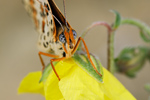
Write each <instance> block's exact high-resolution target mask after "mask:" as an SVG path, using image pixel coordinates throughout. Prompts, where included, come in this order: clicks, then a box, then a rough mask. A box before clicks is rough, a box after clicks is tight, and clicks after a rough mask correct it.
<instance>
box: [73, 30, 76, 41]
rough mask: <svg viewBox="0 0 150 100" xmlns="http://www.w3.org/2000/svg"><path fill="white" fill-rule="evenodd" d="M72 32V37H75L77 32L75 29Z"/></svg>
mask: <svg viewBox="0 0 150 100" xmlns="http://www.w3.org/2000/svg"><path fill="white" fill-rule="evenodd" d="M72 33H73V37H74V39H76V38H77V33H76V31H75V30H72Z"/></svg>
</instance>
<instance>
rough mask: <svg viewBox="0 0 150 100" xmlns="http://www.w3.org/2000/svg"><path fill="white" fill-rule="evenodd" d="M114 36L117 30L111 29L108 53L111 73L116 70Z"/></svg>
mask: <svg viewBox="0 0 150 100" xmlns="http://www.w3.org/2000/svg"><path fill="white" fill-rule="evenodd" d="M114 36H115V31H114V30H113V31H110V32H109V33H108V50H107V52H108V54H107V59H108V60H107V61H108V70H109V71H110V72H111V73H114V71H115V66H114Z"/></svg>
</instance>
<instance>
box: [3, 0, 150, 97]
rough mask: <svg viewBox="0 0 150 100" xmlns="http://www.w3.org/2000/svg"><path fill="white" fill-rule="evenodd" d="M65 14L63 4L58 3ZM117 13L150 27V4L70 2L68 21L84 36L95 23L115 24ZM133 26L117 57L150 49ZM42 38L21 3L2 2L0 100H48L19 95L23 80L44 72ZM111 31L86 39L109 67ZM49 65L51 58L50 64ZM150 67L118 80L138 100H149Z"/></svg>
mask: <svg viewBox="0 0 150 100" xmlns="http://www.w3.org/2000/svg"><path fill="white" fill-rule="evenodd" d="M55 2H56V4H57V5H58V7H59V8H60V10H61V11H62V12H63V5H62V0H55ZM111 9H115V10H117V11H119V12H120V14H121V15H122V16H123V17H129V18H136V19H139V20H141V21H144V22H145V23H147V24H148V25H150V13H149V11H150V0H66V11H67V19H68V21H69V22H70V24H71V25H72V27H73V28H74V29H76V31H77V32H78V33H79V34H80V33H81V32H82V31H83V30H84V29H85V28H86V27H87V26H89V25H90V24H91V23H93V22H95V21H107V22H108V23H112V22H113V21H114V18H115V17H114V14H112V13H111V12H110V10H111ZM138 33H139V30H138V29H137V28H135V27H133V26H128V25H125V26H121V27H120V28H119V29H118V31H117V34H116V38H115V39H116V41H115V56H117V55H118V54H119V52H120V51H121V50H122V49H123V48H124V47H126V46H139V45H148V44H146V43H144V42H143V41H142V40H141V39H140V37H139V34H138ZM37 36H38V34H37V33H36V31H35V29H34V25H33V23H32V21H31V19H30V18H29V16H28V15H27V13H26V11H25V9H24V7H23V4H22V2H21V0H0V100H44V98H43V97H42V96H40V95H35V94H34V95H33V94H23V95H17V88H18V86H19V83H20V81H21V80H22V78H23V77H24V76H25V75H26V74H27V73H29V72H32V71H38V70H41V63H40V60H39V58H38V49H37V47H36V41H37ZM106 39H107V30H106V28H104V27H103V26H101V27H96V28H94V29H93V30H91V31H90V34H89V35H88V36H87V37H86V38H85V41H86V43H87V46H88V48H89V50H90V52H92V53H94V54H96V55H98V56H99V58H100V60H101V62H102V64H103V65H104V66H106V65H107V62H106V59H107V56H106V53H107V52H106V51H107V44H106V43H107V42H106V41H107V40H106ZM48 61H49V58H48V60H47V62H48ZM149 76H150V64H149V63H148V62H147V63H146V65H145V66H144V68H143V69H142V70H141V71H140V72H139V73H138V75H137V77H136V78H134V79H130V78H128V77H126V76H124V75H120V74H116V77H117V78H118V79H119V80H120V81H121V82H122V83H123V84H124V86H125V87H126V88H127V89H128V90H129V91H130V92H131V93H132V94H133V95H134V96H135V97H136V98H137V99H138V100H147V99H148V93H147V92H146V91H145V90H144V88H143V86H144V84H145V83H148V82H150V78H149Z"/></svg>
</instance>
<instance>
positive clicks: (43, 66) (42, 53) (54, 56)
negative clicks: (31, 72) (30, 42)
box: [39, 52, 58, 72]
mask: <svg viewBox="0 0 150 100" xmlns="http://www.w3.org/2000/svg"><path fill="white" fill-rule="evenodd" d="M41 55H44V56H48V57H53V58H58V56H56V55H51V54H48V53H44V52H39V57H40V61H41V63H42V72H43V71H44V69H45V64H44V61H43V59H42V56H41Z"/></svg>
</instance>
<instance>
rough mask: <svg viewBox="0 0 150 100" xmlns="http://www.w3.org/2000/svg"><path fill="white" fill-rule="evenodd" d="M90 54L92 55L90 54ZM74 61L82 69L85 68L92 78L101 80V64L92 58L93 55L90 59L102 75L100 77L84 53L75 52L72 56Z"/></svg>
mask: <svg viewBox="0 0 150 100" xmlns="http://www.w3.org/2000/svg"><path fill="white" fill-rule="evenodd" d="M91 56H92V55H91ZM73 58H74V60H75V62H76V63H77V64H78V65H79V66H80V67H81V68H82V69H83V70H85V71H86V72H87V73H88V74H90V75H91V76H92V77H93V78H95V79H96V80H98V81H99V82H103V70H100V69H102V68H101V67H102V65H101V64H99V62H98V60H97V59H95V58H94V56H92V57H91V58H92V61H93V63H94V65H95V66H96V68H98V67H100V68H98V69H97V70H98V71H99V73H100V74H101V75H102V77H101V76H100V75H99V74H97V73H96V71H95V69H94V68H93V66H92V64H91V63H90V61H89V60H88V58H87V56H85V55H77V54H75V55H74V56H73Z"/></svg>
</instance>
